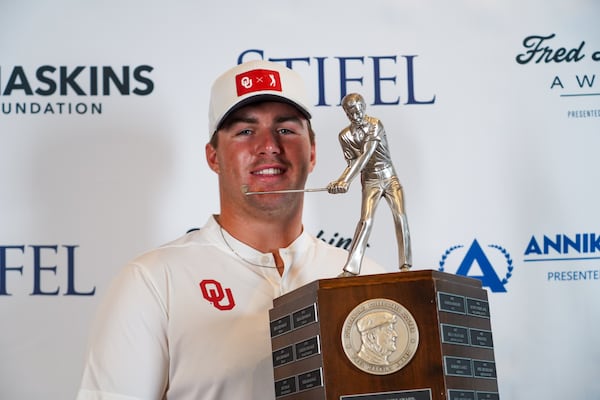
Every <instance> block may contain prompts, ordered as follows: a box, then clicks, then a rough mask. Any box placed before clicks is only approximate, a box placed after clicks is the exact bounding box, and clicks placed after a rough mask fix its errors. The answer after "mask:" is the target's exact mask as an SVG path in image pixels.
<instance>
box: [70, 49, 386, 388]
mask: <svg viewBox="0 0 600 400" xmlns="http://www.w3.org/2000/svg"><path fill="white" fill-rule="evenodd" d="M308 104H309V102H308V100H307V96H306V91H305V88H304V83H303V82H302V79H301V78H300V76H299V75H297V74H296V73H295V72H294V71H292V70H290V69H287V68H285V67H283V66H282V65H281V64H277V63H271V62H265V61H254V62H248V63H244V64H241V65H238V66H237V67H235V68H233V69H231V70H229V71H227V72H225V73H224V74H223V75H221V76H220V77H219V78H217V80H216V81H215V83H214V84H213V87H212V91H211V99H210V109H209V134H210V142H209V143H208V144H207V145H206V158H207V161H208V165H209V167H210V168H211V169H212V170H213V171H214V172H215V173H217V175H218V180H219V194H220V209H221V210H220V213H219V214H218V215H214V216H211V217H210V218H209V219H208V221H207V222H206V224H205V226H204V227H203V228H202V229H200V230H197V231H194V232H190V233H188V234H186V235H185V236H183V237H182V238H180V239H177V240H175V241H174V242H171V243H169V244H166V245H164V246H162V247H160V248H158V249H155V250H153V251H150V252H148V253H146V254H144V255H142V256H141V257H139V258H137V259H135V260H133V261H132V262H131V263H130V264H128V265H127V266H126V267H125V268H124V269H123V270H122V271H121V272H120V274H119V276H117V278H116V279H115V281H114V283H113V284H112V286H111V288H110V289H109V291H108V293H107V294H106V297H105V301H104V302H103V304H102V305H101V307H100V309H99V312H98V317H97V319H96V323H95V324H94V327H93V332H94V335H93V337H92V339H91V344H90V350H89V354H88V358H87V361H86V364H85V368H84V373H83V380H82V384H81V388H80V391H79V394H78V400H92V399H93V400H134V399H136V400H137V399H140V400H141V399H143V400H154V399H156V400H160V399H177V400H180V399H194V400H199V399H206V400H209V399H210V400H213V399H214V400H217V399H222V400H231V399H249V400H250V399H254V400H269V399H274V397H275V394H274V386H273V366H272V356H271V351H272V350H271V339H270V334H269V317H268V311H269V309H271V308H272V305H273V304H272V301H273V299H274V298H276V297H278V296H280V295H282V294H284V293H287V292H289V291H291V290H293V289H296V288H298V287H300V286H302V285H304V284H306V283H309V282H311V281H313V280H316V279H321V278H332V277H335V276H337V275H338V274H339V272H340V265H342V264H343V261H344V259H345V258H346V255H347V253H346V252H345V251H344V250H341V249H338V248H335V247H332V246H329V245H327V244H325V243H324V242H322V241H321V240H318V239H316V238H315V237H314V236H312V235H310V234H308V233H307V232H306V231H304V229H303V226H302V208H303V195H302V194H298V193H293V194H264V195H246V194H245V193H244V191H267V190H277V189H290V188H303V187H304V184H305V182H306V178H307V176H308V174H309V173H310V172H311V171H312V170H313V168H314V166H315V142H314V137H313V132H312V128H311V125H310V111H309V107H308ZM242 188H244V190H243V189H242ZM364 272H365V273H382V272H385V270H384V269H383V268H381V267H379V266H377V265H375V264H372V263H371V262H368V263H367V265H365V268H364Z"/></svg>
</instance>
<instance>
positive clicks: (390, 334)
mask: <svg viewBox="0 0 600 400" xmlns="http://www.w3.org/2000/svg"><path fill="white" fill-rule="evenodd" d="M376 337H377V343H378V344H379V346H381V350H382V352H383V353H386V354H391V353H393V352H394V351H396V340H397V339H398V333H397V332H396V329H395V328H394V324H386V325H384V326H382V327H380V328H379V329H378V330H377V333H376Z"/></svg>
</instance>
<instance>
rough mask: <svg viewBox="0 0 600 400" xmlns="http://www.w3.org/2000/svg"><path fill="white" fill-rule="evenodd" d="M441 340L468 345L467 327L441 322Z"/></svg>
mask: <svg viewBox="0 0 600 400" xmlns="http://www.w3.org/2000/svg"><path fill="white" fill-rule="evenodd" d="M441 326H442V342H443V343H451V344H462V345H466V346H468V345H469V329H468V328H465V327H464V326H455V325H446V324H442V325H441Z"/></svg>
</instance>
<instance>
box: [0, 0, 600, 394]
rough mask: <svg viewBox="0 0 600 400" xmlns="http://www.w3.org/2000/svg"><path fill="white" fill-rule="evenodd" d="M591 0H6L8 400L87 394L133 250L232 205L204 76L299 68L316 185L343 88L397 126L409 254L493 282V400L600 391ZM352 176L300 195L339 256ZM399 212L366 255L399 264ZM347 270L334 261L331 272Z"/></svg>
mask: <svg viewBox="0 0 600 400" xmlns="http://www.w3.org/2000/svg"><path fill="white" fill-rule="evenodd" d="M599 15H600V2H598V1H592V0H573V1H568V2H565V1H555V0H552V1H542V0H532V1H527V2H522V1H517V0H509V1H494V0H492V1H485V2H474V1H467V0H458V1H454V2H433V1H408V0H405V1H397V0H395V1H391V0H382V1H373V2H364V1H356V0H351V1H344V2H341V1H331V2H320V1H312V0H309V1H302V2H297V1H296V2H293V1H274V0H273V1H254V2H213V3H205V2H204V3H203V2H199V1H178V2H171V3H166V2H161V1H154V0H151V1H143V2H142V1H128V0H125V1H118V2H117V1H86V2H81V1H80V2H77V1H70V0H55V1H16V0H13V1H10V0H3V1H1V2H0V32H1V35H0V398H1V399H7V400H37V399H55V400H64V399H70V398H74V396H75V393H76V391H77V387H78V384H79V380H80V375H81V368H82V363H83V358H84V353H85V349H86V342H87V338H88V335H89V333H90V321H91V319H92V317H93V315H94V312H95V309H96V306H97V305H98V303H99V301H100V299H101V298H102V296H103V295H104V294H105V292H106V288H107V284H108V283H109V282H110V280H111V279H112V277H113V276H114V275H115V274H116V272H117V271H118V270H119V269H120V268H121V267H122V266H123V265H124V264H125V263H126V262H127V261H128V260H130V259H131V258H133V257H135V256H136V255H138V254H139V253H141V252H143V251H145V250H148V249H150V248H153V247H155V246H158V245H160V244H162V243H164V242H167V241H170V240H172V239H174V238H176V237H178V236H180V235H182V234H184V233H185V232H186V231H187V230H188V229H190V228H194V227H199V226H202V224H203V223H204V222H205V220H206V219H207V217H208V216H209V215H210V214H212V213H216V212H218V197H217V190H216V185H217V181H216V177H215V176H214V174H213V173H212V172H211V171H210V170H209V168H208V167H207V165H206V161H205V158H204V145H205V143H206V141H207V138H208V133H207V125H208V121H207V108H208V92H209V88H210V85H211V83H212V81H213V79H214V78H215V77H216V76H217V75H218V74H220V73H221V72H222V71H224V70H225V69H226V68H229V67H231V66H233V65H235V64H236V63H239V62H242V61H245V60H251V59H268V60H273V61H277V62H281V63H284V64H287V65H288V66H290V67H292V68H293V69H294V70H296V71H298V72H299V73H300V74H302V75H303V76H304V77H305V79H306V81H307V82H308V85H309V92H310V96H311V99H312V102H313V105H314V108H313V111H314V112H313V117H314V118H313V126H314V129H315V131H316V134H317V146H318V151H317V156H318V161H317V166H316V170H315V172H314V173H313V174H312V175H311V177H310V180H309V185H310V186H311V187H322V186H324V185H326V184H327V183H328V182H329V181H331V180H332V179H334V178H336V177H337V176H338V175H339V174H340V172H341V171H342V169H343V168H344V166H345V165H344V160H343V155H342V152H341V149H340V147H339V145H338V141H337V134H338V132H339V131H340V129H341V128H343V127H344V126H345V125H346V124H347V123H348V121H347V119H346V117H345V115H344V113H343V111H342V110H341V107H340V99H341V98H342V97H343V96H344V95H345V94H346V93H350V92H359V93H361V94H362V95H363V96H364V97H365V99H366V101H367V103H368V108H367V113H368V114H370V115H372V116H375V117H378V118H379V119H381V121H382V122H383V124H384V126H385V128H386V131H387V135H388V140H389V143H390V147H391V152H392V155H393V158H394V164H395V166H396V169H397V172H398V175H399V177H400V180H401V182H402V184H403V187H404V191H405V196H406V208H407V214H408V219H409V225H410V231H411V236H412V243H413V258H414V264H415V267H414V268H415V269H434V270H439V271H444V272H447V273H452V274H459V275H465V276H470V277H475V278H477V279H481V281H482V283H483V285H484V287H485V288H486V290H487V291H488V295H489V299H490V306H491V314H492V319H491V320H492V327H493V334H494V338H493V339H494V347H495V354H496V368H497V374H498V383H499V387H500V396H501V398H502V399H511V400H515V399H523V400H525V399H561V398H570V399H593V398H600V381H599V380H598V375H599V374H600V346H598V344H597V340H598V337H599V336H600V295H599V294H598V293H599V289H600V212H599V211H598V204H599V199H600V189H598V187H599V186H598V182H600V171H599V168H598V167H597V165H596V164H597V160H598V156H597V154H598V151H599V150H598V149H599V148H600V24H599V23H598V16H599ZM359 210H360V184H359V183H358V182H355V183H354V185H353V186H352V187H351V189H350V192H349V193H348V194H345V195H329V194H327V193H324V192H321V193H309V194H307V195H306V218H305V228H306V229H307V230H308V231H310V232H311V233H313V234H314V235H316V236H318V237H319V238H320V239H322V240H324V241H326V242H328V243H331V244H333V245H335V246H339V247H345V248H347V247H348V245H349V242H350V239H351V237H352V234H353V232H354V227H355V224H356V222H357V220H358V216H359ZM395 246H396V245H395V239H394V228H393V224H392V222H391V214H390V212H389V209H388V207H387V205H386V204H385V202H383V203H381V205H380V207H379V209H378V210H377V214H376V220H375V226H374V231H373V233H372V235H371V237H370V242H369V247H368V249H367V256H369V257H371V258H374V259H375V260H377V261H379V262H380V263H381V264H383V265H386V266H387V267H389V270H390V271H396V269H397V267H398V266H397V262H396V247H395ZM340 268H341V266H340Z"/></svg>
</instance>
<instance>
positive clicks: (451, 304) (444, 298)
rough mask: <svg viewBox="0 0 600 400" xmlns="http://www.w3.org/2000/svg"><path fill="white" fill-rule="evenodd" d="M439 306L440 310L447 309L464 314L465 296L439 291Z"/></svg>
mask: <svg viewBox="0 0 600 400" xmlns="http://www.w3.org/2000/svg"><path fill="white" fill-rule="evenodd" d="M438 295H439V300H440V303H439V308H440V311H448V312H453V313H457V314H465V313H466V306H465V298H464V297H463V296H457V295H454V294H449V293H442V292H439V293H438Z"/></svg>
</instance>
